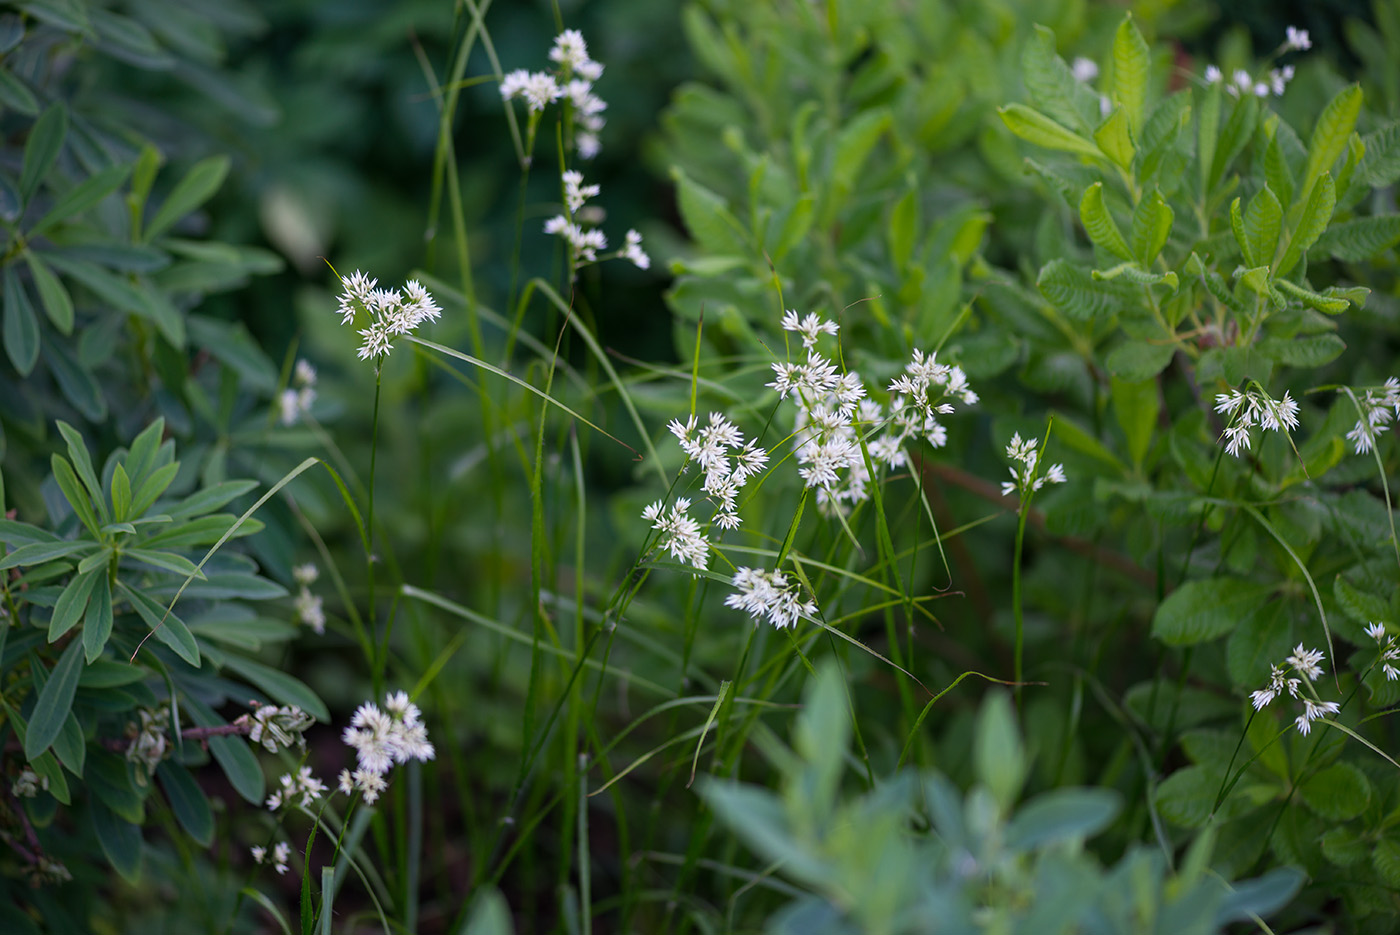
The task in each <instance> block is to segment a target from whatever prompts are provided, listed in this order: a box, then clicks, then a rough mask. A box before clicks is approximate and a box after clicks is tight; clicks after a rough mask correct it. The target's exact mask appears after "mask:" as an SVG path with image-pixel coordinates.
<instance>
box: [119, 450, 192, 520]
mask: <svg viewBox="0 0 1400 935" xmlns="http://www.w3.org/2000/svg"><path fill="white" fill-rule="evenodd" d="M179 472H180V462H179V461H172V462H170V463H169V464H165V465H162V466H161V467H158V468H156V469H155V470H154V471H152V472H151V473H150V474H148V475H146V479H145V480H143V481H142V482H141V484H140V485H139V486H138V487H137V488H136V492H135V493H133V494H132V495H131V515H132V516H144V515H145V513H146V511H147V510H149V509H150V508H151V504H153V503H155V502H156V498H157V497H159V496H160V495H161V494H163V493H165V489H166V488H167V487H169V486H170V483H171V482H172V481H173V480H175V475H176V474H178V473H179Z"/></svg>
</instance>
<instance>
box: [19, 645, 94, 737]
mask: <svg viewBox="0 0 1400 935" xmlns="http://www.w3.org/2000/svg"><path fill="white" fill-rule="evenodd" d="M82 669H83V654H82V646H81V644H79V643H78V641H77V640H74V641H72V642H71V643H69V644H68V648H67V649H65V650H64V651H63V655H62V656H60V657H59V659H58V663H57V665H55V666H54V667H53V671H52V672H50V673H49V680H48V681H47V682H45V683H44V689H43V691H41V692H39V698H38V700H37V701H36V702H35V703H34V713H33V714H32V715H30V718H29V729H28V731H27V732H26V733H25V735H24V756H25V758H26V759H28V760H31V761H32V760H33V759H34V758H35V757H37V756H38V755H39V754H41V753H43V752H44V751H45V750H47V749H48V748H49V745H50V744H52V743H53V741H54V738H55V737H57V736H58V732H59V731H60V730H62V729H63V722H64V721H66V720H67V719H68V712H69V711H71V710H72V708H73V694H74V693H75V692H76V691H77V690H78V676H79V675H80V674H81V673H82Z"/></svg>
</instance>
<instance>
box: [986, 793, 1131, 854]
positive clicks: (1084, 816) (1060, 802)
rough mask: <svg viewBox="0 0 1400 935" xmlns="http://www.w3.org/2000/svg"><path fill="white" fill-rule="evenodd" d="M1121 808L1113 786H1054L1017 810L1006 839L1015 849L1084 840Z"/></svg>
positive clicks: (1023, 849) (1119, 798) (1097, 830)
mask: <svg viewBox="0 0 1400 935" xmlns="http://www.w3.org/2000/svg"><path fill="white" fill-rule="evenodd" d="M1121 808H1122V799H1121V797H1120V796H1119V795H1118V793H1117V792H1116V791H1114V790H1113V789H1097V788H1095V789H1055V790H1052V791H1050V792H1044V793H1041V794H1040V795H1038V796H1036V797H1035V798H1033V799H1031V800H1030V801H1029V802H1027V803H1026V804H1025V805H1023V806H1021V808H1020V809H1018V810H1017V812H1016V816H1015V817H1014V818H1013V819H1012V820H1011V823H1010V824H1009V825H1008V826H1007V828H1006V843H1007V845H1008V846H1009V847H1011V848H1013V849H1015V850H1018V851H1030V850H1033V849H1035V848H1040V847H1045V846H1046V845H1050V844H1058V843H1060V842H1063V841H1084V840H1086V839H1088V838H1090V837H1093V836H1094V835H1095V834H1097V833H1098V832H1099V831H1101V830H1103V829H1104V828H1105V827H1107V825H1108V823H1109V822H1111V821H1112V820H1113V818H1114V816H1115V815H1117V814H1118V812H1119V810H1120V809H1121Z"/></svg>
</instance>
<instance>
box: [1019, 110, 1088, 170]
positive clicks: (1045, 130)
mask: <svg viewBox="0 0 1400 935" xmlns="http://www.w3.org/2000/svg"><path fill="white" fill-rule="evenodd" d="M997 113H999V114H1001V119H1002V121H1003V122H1004V123H1005V124H1006V126H1007V128H1008V129H1009V130H1010V131H1011V132H1012V133H1014V134H1016V135H1017V136H1019V137H1020V138H1021V139H1023V140H1025V141H1026V142H1028V143H1034V144H1035V145H1036V146H1041V147H1044V148H1045V149H1053V150H1058V151H1060V152H1067V153H1078V154H1079V155H1081V156H1092V157H1094V158H1096V159H1102V158H1104V154H1103V153H1102V152H1100V151H1099V148H1098V147H1097V146H1095V145H1094V144H1093V143H1091V142H1089V141H1088V140H1086V139H1085V138H1084V137H1082V136H1080V135H1079V134H1077V133H1075V132H1074V131H1072V130H1069V129H1066V128H1065V127H1063V126H1061V125H1060V124H1058V123H1056V122H1055V121H1053V120H1051V119H1050V118H1049V117H1047V116H1045V115H1044V114H1042V113H1039V112H1038V111H1034V110H1031V109H1030V108H1029V107H1027V106H1025V105H1024V104H1008V105H1006V106H1005V107H1002V108H999V109H998V111H997Z"/></svg>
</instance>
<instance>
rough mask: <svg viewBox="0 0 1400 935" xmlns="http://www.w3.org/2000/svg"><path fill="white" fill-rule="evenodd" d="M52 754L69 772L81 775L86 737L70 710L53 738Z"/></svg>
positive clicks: (85, 756) (85, 749) (85, 750)
mask: <svg viewBox="0 0 1400 935" xmlns="http://www.w3.org/2000/svg"><path fill="white" fill-rule="evenodd" d="M53 754H54V756H56V757H58V762H60V763H62V764H63V765H64V766H65V767H67V768H68V771H69V772H70V773H72V774H73V775H74V776H77V777H79V778H81V777H82V775H83V761H84V760H85V759H86V758H87V739H86V738H85V737H83V729H82V728H81V727H79V726H78V719H77V717H76V716H75V715H74V714H73V712H72V711H69V712H68V717H67V718H65V719H64V721H63V728H62V729H61V730H60V731H59V732H58V736H57V737H55V738H54V740H53Z"/></svg>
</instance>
